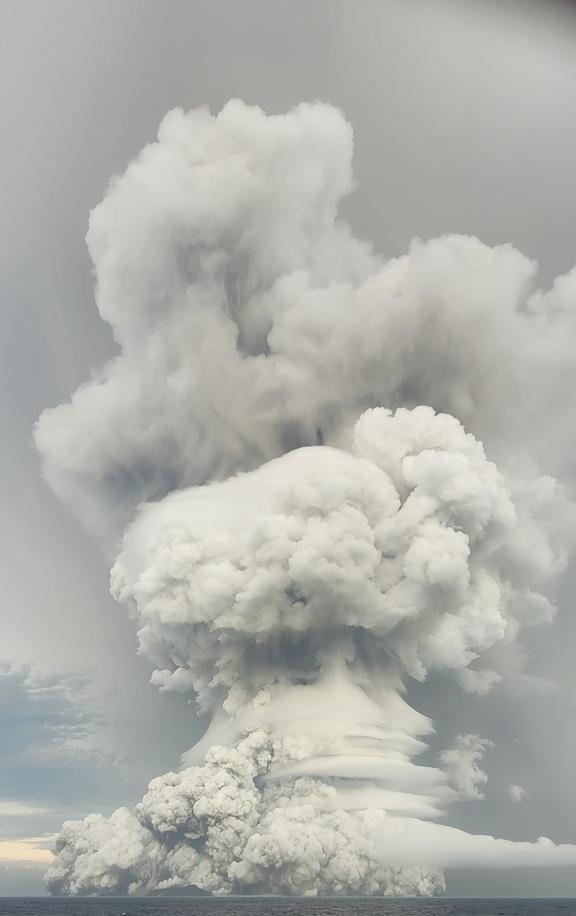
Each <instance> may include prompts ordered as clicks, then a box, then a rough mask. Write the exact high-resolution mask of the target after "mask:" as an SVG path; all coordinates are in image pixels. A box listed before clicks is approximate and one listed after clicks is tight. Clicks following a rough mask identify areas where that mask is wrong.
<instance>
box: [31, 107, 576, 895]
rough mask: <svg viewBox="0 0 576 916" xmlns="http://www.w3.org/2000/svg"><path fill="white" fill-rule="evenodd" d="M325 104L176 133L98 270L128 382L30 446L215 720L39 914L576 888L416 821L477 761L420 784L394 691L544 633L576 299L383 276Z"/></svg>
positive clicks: (466, 272)
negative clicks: (351, 195)
mask: <svg viewBox="0 0 576 916" xmlns="http://www.w3.org/2000/svg"><path fill="white" fill-rule="evenodd" d="M351 159H352V132H351V129H350V127H349V125H348V124H347V123H346V121H345V120H344V118H343V117H342V115H341V114H340V113H339V112H338V111H337V110H335V109H334V108H331V107H330V106H327V105H322V104H314V105H301V106H299V107H298V108H296V109H294V110H293V111H292V112H290V113H289V114H287V115H284V116H273V117H269V116H266V115H265V114H264V113H263V112H262V111H261V110H260V109H258V108H251V107H247V106H245V105H244V104H242V103H241V102H239V101H233V102H230V103H229V104H228V105H226V106H225V108H224V109H223V110H222V111H221V112H220V113H219V114H218V115H217V116H215V117H214V116H212V115H211V114H210V112H209V111H207V110H206V109H199V110H196V111H192V112H190V113H188V114H184V113H183V112H181V111H179V110H177V111H172V112H170V113H169V114H168V115H167V116H166V118H165V119H164V121H163V122H162V124H161V126H160V130H159V134H158V141H157V142H156V143H153V144H151V145H150V146H148V147H146V148H145V149H144V150H143V152H142V153H141V154H140V155H139V157H138V158H137V159H136V160H135V161H134V162H133V163H132V164H131V165H130V166H129V167H128V169H127V170H126V172H125V174H124V175H123V176H122V177H120V178H117V179H114V181H113V182H112V183H111V185H110V187H109V189H108V193H107V194H106V196H105V198H104V200H103V201H102V203H101V204H100V205H99V206H98V207H97V208H96V209H95V210H94V211H93V213H92V214H91V218H90V228H89V232H88V237H87V241H88V247H89V250H90V254H91V256H92V259H93V262H94V266H95V271H96V279H97V286H96V292H97V302H98V308H99V310H100V314H101V315H102V317H103V319H104V320H106V321H107V322H109V324H110V325H111V327H112V329H113V332H114V336H115V340H116V342H117V345H118V354H117V356H116V357H115V358H114V359H112V360H111V362H110V363H108V365H106V366H105V367H104V368H103V369H102V370H101V371H100V372H99V374H98V375H96V376H95V377H94V378H93V379H92V380H91V381H90V382H88V383H87V384H86V385H84V386H82V387H81V388H80V389H79V390H78V391H77V392H76V393H75V395H74V396H73V398H72V400H71V402H70V403H69V404H66V405H62V406H60V407H56V408H54V409H51V410H47V411H46V412H45V413H44V414H43V415H42V417H41V419H40V421H39V423H38V426H37V430H36V441H37V444H38V447H39V449H40V451H41V453H42V455H43V460H44V469H45V474H46V477H47V480H48V481H49V483H50V484H51V486H52V487H53V489H54V490H55V491H56V492H57V493H58V494H59V495H60V496H61V497H62V499H63V500H64V501H65V502H66V503H67V504H68V505H69V506H70V508H71V510H72V511H73V512H74V513H75V514H76V515H77V516H78V517H79V518H80V519H81V521H82V522H83V523H84V524H86V525H87V526H88V527H90V528H91V529H92V530H93V531H94V532H95V533H96V535H97V536H98V537H99V538H101V539H102V541H103V542H104V543H105V544H106V545H107V548H108V549H111V550H113V551H114V552H115V554H117V556H116V560H115V562H114V565H113V568H112V577H111V581H112V591H113V594H114V595H115V597H117V598H118V599H119V600H120V601H121V602H123V603H125V604H126V605H127V607H128V609H129V612H130V613H131V614H132V616H133V618H134V620H135V622H136V626H137V629H138V641H139V651H140V652H142V653H143V654H144V655H145V656H146V657H147V658H149V659H150V661H151V662H152V664H153V666H154V671H153V674H152V681H153V683H155V684H156V685H157V686H158V687H159V688H160V689H161V690H177V691H182V692H184V693H187V694H190V695H195V696H196V697H197V699H198V702H199V703H200V705H201V707H202V708H203V709H204V710H205V711H206V712H209V713H210V714H211V724H210V726H209V728H208V730H207V732H206V734H205V735H204V737H203V738H202V740H201V741H200V742H199V743H198V744H197V745H196V746H195V747H194V748H192V749H191V750H190V751H189V752H188V753H187V754H186V755H185V759H184V768H183V769H182V770H181V771H180V772H177V773H168V774H166V775H164V776H160V777H158V778H157V779H154V780H153V781H152V782H151V784H150V786H149V789H148V792H147V793H146V795H145V796H144V798H143V799H142V801H141V802H140V803H139V804H138V805H137V806H136V808H135V809H134V811H129V810H127V809H124V808H123V809H119V810H118V811H116V812H115V813H114V814H113V815H112V816H111V817H110V818H104V817H102V816H100V815H95V814H93V815H90V816H89V817H87V818H86V819H85V820H84V821H78V822H68V823H67V824H65V825H64V828H63V830H62V833H61V834H60V837H59V839H58V841H57V844H56V853H57V855H56V859H55V861H54V863H53V864H52V866H51V867H50V870H49V872H48V877H47V880H48V885H49V887H50V889H51V890H52V891H54V892H56V893H124V892H146V891H151V890H158V889H162V888H167V887H172V886H186V885H194V886H196V887H198V888H201V889H203V890H207V891H210V892H213V893H219V894H223V893H243V892H244V893H258V892H276V893H288V894H317V893H325V894H351V893H358V894H375V893H384V894H417V893H422V894H430V893H436V892H439V891H441V890H442V889H443V887H444V882H443V873H442V869H443V868H444V867H450V866H455V867H456V866H459V865H465V866H470V865H482V866H486V865H503V866H505V865H523V864H526V865H545V864H550V865H553V864H558V865H561V864H569V863H572V864H576V846H571V845H565V846H557V845H554V844H553V843H552V842H551V841H550V840H547V839H546V838H540V840H538V841H537V842H535V843H518V842H512V841H507V840H500V839H495V838H493V837H489V836H474V835H471V834H466V833H464V832H462V831H460V830H456V829H454V828H452V827H449V826H444V825H442V824H440V823H437V820H438V818H439V817H440V816H441V815H442V814H443V813H444V811H445V809H446V807H447V806H448V804H449V802H450V801H451V800H452V799H454V798H457V797H463V796H468V797H478V796H480V794H481V793H480V790H479V786H481V785H482V782H483V781H484V780H485V775H484V774H483V773H482V771H481V770H480V769H479V767H478V762H479V759H480V757H481V754H482V752H483V750H484V749H485V748H486V747H487V746H488V744H489V742H486V741H483V740H482V739H480V738H478V736H474V735H467V736H466V735H465V736H459V738H458V739H457V741H456V744H455V746H454V748H452V749H451V750H449V751H445V752H444V753H443V754H442V755H441V757H440V761H439V762H440V766H439V767H437V768H434V767H430V766H423V765H419V764H418V763H417V762H416V759H417V757H418V755H419V754H420V753H421V752H422V751H423V750H424V749H425V747H426V745H425V741H424V739H425V737H426V735H427V734H428V733H430V731H431V729H432V725H431V722H430V721H429V720H428V719H427V718H426V717H425V716H423V715H421V714H420V713H418V712H417V711H415V710H414V709H412V708H411V707H410V706H409V705H408V704H407V703H406V701H405V699H404V698H403V683H404V682H405V681H406V679H407V678H415V679H417V680H423V679H425V678H426V676H427V674H428V673H429V672H430V671H432V670H443V671H451V672H454V674H455V675H456V678H457V680H459V682H460V685H461V687H463V688H464V689H466V690H470V691H476V692H483V691H485V690H487V689H489V688H490V687H491V686H492V685H493V684H494V683H496V682H497V681H498V680H499V678H500V677H501V676H502V675H501V673H498V672H494V671H491V670H490V669H484V668H483V667H482V662H481V661H477V660H478V659H480V657H481V656H482V653H484V652H485V651H486V650H487V649H489V648H490V647H491V646H494V645H495V644H496V643H498V642H500V641H502V640H508V641H510V640H513V639H514V638H515V636H516V633H517V631H518V629H519V628H520V627H521V626H523V625H525V624H535V623H546V622H549V621H551V620H552V618H553V616H554V613H555V609H554V607H553V604H552V603H551V590H552V589H553V586H554V581H555V580H556V579H557V577H558V574H559V573H560V572H561V571H562V569H563V567H564V565H565V563H566V560H567V557H568V555H569V552H570V550H571V547H572V542H573V537H574V533H575V518H576V515H575V513H574V505H573V502H572V501H571V498H570V489H571V479H572V478H571V475H572V467H571V462H572V461H573V455H574V453H575V452H574V442H573V439H574V432H573V426H572V425H571V424H568V423H566V422H565V406H563V400H564V396H565V395H564V393H565V392H566V391H567V390H570V387H571V386H572V385H573V384H574V381H575V375H576V362H575V361H574V358H573V353H574V339H575V331H576V313H575V311H574V307H573V305H574V302H575V301H576V274H575V273H572V274H568V275H567V276H565V277H561V278H559V279H558V280H557V281H556V283H555V284H554V286H553V288H552V290H551V291H549V292H542V291H539V290H537V289H536V287H535V276H536V269H537V268H536V265H535V264H534V263H533V262H532V261H530V260H528V259H527V258H525V257H524V256H523V255H521V254H520V253H519V252H517V251H516V250H515V249H514V248H512V247H511V246H509V245H504V246H500V247H497V248H489V247H487V246H485V245H483V244H482V243H481V242H479V241H478V240H477V239H475V238H468V237H460V236H446V237H442V238H439V239H435V240H432V241H430V242H426V243H424V242H419V241H417V242H414V244H413V245H412V247H411V249H410V251H409V253H408V254H407V255H406V256H404V257H400V258H397V259H393V260H384V259H383V258H382V257H380V256H379V255H377V254H375V253H374V251H373V250H372V248H371V247H370V245H368V244H367V243H365V242H362V241H358V240H357V239H355V238H354V237H353V236H352V233H351V230H350V228H349V226H348V225H347V224H346V223H345V222H343V221H342V220H341V219H339V217H338V205H339V203H340V201H341V199H342V197H343V196H344V195H345V194H347V193H348V192H349V191H350V190H351V187H352V172H351Z"/></svg>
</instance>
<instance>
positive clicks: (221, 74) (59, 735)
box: [0, 0, 576, 895]
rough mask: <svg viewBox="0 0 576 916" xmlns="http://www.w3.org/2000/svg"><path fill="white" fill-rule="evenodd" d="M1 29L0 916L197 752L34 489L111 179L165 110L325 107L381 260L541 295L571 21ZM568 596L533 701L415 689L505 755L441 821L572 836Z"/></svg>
mask: <svg viewBox="0 0 576 916" xmlns="http://www.w3.org/2000/svg"><path fill="white" fill-rule="evenodd" d="M0 16H1V22H0V43H1V49H0V66H1V67H2V70H3V72H2V74H1V78H0V94H1V95H2V119H1V122H0V131H1V132H2V138H1V145H0V150H1V153H0V155H1V159H2V169H1V170H0V184H1V192H0V193H1V200H2V207H1V211H0V245H1V247H0V250H1V252H2V271H1V276H0V284H1V299H0V303H1V322H2V325H1V331H0V372H1V374H2V384H1V386H0V424H1V426H0V428H1V429H2V431H3V434H4V435H3V447H2V449H1V451H0V486H1V487H2V506H3V519H4V524H3V525H2V526H1V527H0V542H1V548H0V555H1V556H2V576H1V578H0V599H1V602H2V614H3V632H2V648H1V650H0V657H1V658H2V659H3V667H1V668H0V734H2V742H1V746H0V863H3V864H0V895H1V894H10V893H35V892H40V883H39V876H40V874H41V868H40V866H39V859H41V858H42V855H43V853H42V851H41V848H42V845H43V843H45V840H44V839H42V838H43V837H45V835H47V834H50V833H51V832H53V831H55V830H56V829H58V827H59V826H60V824H61V822H62V820H63V818H65V817H75V816H83V815H84V814H86V813H88V812H89V811H91V810H94V809H97V810H102V811H103V812H105V813H107V812H109V811H110V810H111V809H112V808H114V807H116V806H117V805H118V804H119V803H129V802H130V801H132V800H133V799H135V798H136V797H138V796H139V795H141V793H142V790H143V788H144V786H145V784H146V782H147V780H148V779H149V778H151V777H152V776H154V775H156V774H157V773H160V772H163V771H164V770H168V769H172V768H175V767H176V766H177V764H178V757H179V754H180V753H182V752H183V751H184V750H186V749H187V748H188V747H189V746H190V745H191V744H192V743H193V741H194V739H195V737H196V736H197V735H198V734H199V733H200V732H201V730H202V723H201V722H199V721H198V720H197V718H196V717H195V712H194V709H193V708H192V707H191V706H190V705H187V704H186V702H185V701H184V700H183V698H182V697H180V696H179V695H174V694H173V695H170V696H160V695H159V694H158V693H157V691H156V690H155V689H153V688H152V687H150V686H149V685H148V683H147V681H148V673H149V672H148V667H147V665H146V664H145V663H144V662H142V661H141V660H139V659H138V658H137V657H136V656H135V652H134V645H135V639H134V632H133V628H132V625H131V624H130V622H129V621H128V620H127V619H126V616H125V613H124V611H123V610H122V609H120V608H118V607H117V606H116V605H115V604H114V602H113V601H112V599H111V598H110V597H109V595H108V571H107V562H106V559H105V558H103V557H102V556H101V555H100V554H99V552H98V549H97V547H96V546H95V545H94V544H93V543H92V542H91V541H90V540H89V538H88V537H87V536H86V535H85V534H84V533H83V532H82V530H81V529H80V528H79V527H78V525H77V524H76V523H75V522H74V521H73V520H71V519H70V518H69V517H68V516H67V514H66V513H65V511H64V510H63V509H62V508H61V507H60V505H59V504H58V502H57V501H56V499H55V498H54V497H53V496H52V494H51V493H50V491H49V490H48V488H47V487H46V486H45V484H44V483H43V482H42V480H41V478H40V475H39V466H38V459H37V457H36V455H35V453H34V450H33V447H32V442H31V429H32V426H33V423H34V421H35V420H36V418H37V416H38V415H39V413H40V412H41V411H42V409H43V408H44V407H46V406H50V405H54V404H57V403H60V402H61V401H63V400H65V399H67V397H68V396H69V395H70V394H71V392H72V391H73V390H74V388H75V387H76V386H77V385H78V384H79V383H80V382H81V381H82V380H83V379H85V378H87V377H88V375H89V374H90V371H91V369H92V368H93V367H95V366H97V365H99V364H100V363H101V362H102V361H103V360H104V359H105V358H107V357H108V356H110V355H111V354H112V353H113V352H114V347H113V343H112V340H111V337H110V334H109V332H108V329H107V327H106V326H105V325H104V324H103V323H102V322H101V321H100V319H99V317H98V315H97V312H96V309H95V306H94V302H93V294H92V289H91V286H92V277H91V270H90V263H89V260H88V256H87V253H86V250H85V245H84V240H83V239H84V235H85V231H86V226H87V217H88V212H89V210H90V208H91V207H93V206H94V205H95V204H96V203H98V201H99V200H100V199H101V197H102V194H103V192H104V189H105V187H106V184H107V182H108V179H109V178H110V177H111V176H112V175H113V174H114V173H115V172H119V171H121V170H123V168H124V166H125V165H126V163H127V161H128V159H129V158H131V157H132V156H133V155H134V154H136V152H138V150H139V149H140V148H141V147H142V146H143V145H144V144H145V143H146V142H147V141H150V140H152V139H153V138H154V135H155V131H156V128H157V125H158V122H159V121H160V119H161V118H162V116H163V115H164V114H165V112H166V111H167V110H168V109H170V108H173V107H175V106H182V107H184V108H192V107H195V106H198V105H202V104H207V105H209V106H210V107H211V108H212V110H213V111H215V110H218V109H219V108H220V107H221V106H222V105H223V104H224V103H225V102H226V101H227V100H228V99H229V98H230V97H233V96H238V97H241V98H243V99H244V100H245V101H246V102H249V103H256V104H259V105H261V106H262V107H263V108H264V109H265V110H266V111H268V112H283V111H285V110H287V109H288V108H290V107H291V106H293V105H294V104H296V103H298V102H300V101H303V100H314V99H322V100H325V101H328V102H332V103H333V104H335V105H338V106H339V107H340V108H341V109H342V110H343V111H344V113H345V115H346V116H347V118H348V119H349V120H350V121H351V123H352V125H353V127H354V132H355V150H356V151H355V172H356V177H357V182H358V189H357V191H356V192H355V194H354V195H353V196H352V197H351V198H350V199H349V200H348V201H347V202H346V205H345V213H346V216H347V218H348V219H349V220H350V221H351V223H352V225H353V227H354V230H355V232H356V234H359V235H364V236H366V237H369V238H371V239H372V240H374V242H375V243H376V246H377V248H378V249H379V250H380V251H382V252H383V253H384V254H390V255H396V254H400V253H402V252H403V251H404V250H405V248H406V246H407V245H408V243H409V242H410V239H411V238H413V237H414V236H415V235H418V236H421V237H429V236H432V235H437V234H440V233H442V232H463V233H472V234H475V235H478V236H480V237H481V238H482V239H483V240H484V241H485V242H488V243H490V244H495V243H500V242H508V241H510V242H513V243H514V244H515V245H516V246H517V247H518V248H520V249H521V250H522V251H524V252H525V253H526V254H528V255H530V256H532V257H535V258H537V259H538V261H539V262H540V264H541V269H542V277H543V282H548V281H549V280H550V279H551V278H552V277H553V276H554V275H556V274H557V273H559V272H563V271H566V270H567V269H569V268H570V267H571V266H572V265H573V264H574V262H575V261H576V211H575V208H574V199H575V191H576V171H575V169H574V162H575V161H576V13H574V10H573V7H572V5H571V4H565V3H561V2H554V0H549V2H547V3H542V4H533V3H528V2H523V0H516V2H504V0H290V2H286V0H274V2H271V0H169V2H167V3H161V2H159V0H18V2H15V0H2V2H0ZM574 581H575V576H574V574H573V573H569V574H568V576H567V578H566V581H565V583H564V586H563V591H562V602H561V614H560V618H559V620H558V622H557V624H556V625H555V626H554V627H553V629H551V630H549V631H546V632H543V631H541V630H540V631H537V632H536V633H533V634H532V637H531V645H530V646H528V651H529V652H530V653H531V656H532V662H531V665H530V666H529V667H530V671H531V673H532V674H534V675H535V676H536V677H537V678H540V679H541V680H533V681H527V680H524V679H522V678H521V677H517V678H512V681H511V685H510V686H509V688H508V689H507V690H506V691H497V692H496V693H495V694H494V695H493V696H491V697H486V698H470V697H463V696H461V695H459V694H456V693H455V692H454V690H453V688H452V687H451V686H450V687H449V686H448V685H447V684H446V683H445V682H444V681H443V680H442V679H441V678H438V679H437V680H433V681H432V682H430V683H428V684H426V685H424V686H420V687H418V689H417V691H416V690H415V691H414V696H415V697H416V695H417V700H416V705H417V706H418V708H419V709H421V710H422V711H424V712H427V713H429V714H430V715H432V716H433V717H434V719H435V721H436V722H437V726H438V739H437V746H438V747H441V746H443V740H444V738H445V737H446V736H448V740H450V738H451V737H452V736H453V735H454V734H455V733H456V732H457V731H462V730H464V731H473V732H478V733H479V734H481V735H483V736H485V737H487V738H491V739H492V740H494V741H495V743H496V745H497V747H496V749H495V750H494V751H493V752H491V754H490V755H489V757H488V758H487V769H488V774H489V782H488V788H487V798H486V800H485V801H484V802H476V803H474V802H468V803H466V804H464V803H462V804H461V809H460V810H455V811H454V812H453V817H452V823H454V824H462V825H466V827H467V829H469V830H471V831H472V832H490V833H495V834H497V835H500V836H508V837H510V838H535V837H537V836H538V835H540V834H547V835H549V836H551V837H552V838H553V839H555V840H558V841H561V840H571V841H575V840H576V818H575V811H576V788H575V786H574V777H573V774H574V771H575V768H576V728H575V725H576V676H575V675H574V661H573V659H574V648H573V647H574V638H575V637H576V620H575V617H574V608H573V597H572V596H573V584H574ZM510 783H517V784H520V785H522V786H523V787H524V788H525V789H526V790H527V798H526V800H525V801H524V802H523V803H522V804H518V803H514V802H513V801H511V800H510V799H509V798H508V796H507V794H506V788H507V786H508V785H509V784H510ZM30 838H33V839H32V840H30ZM36 838H40V839H36ZM39 850H40V851H39ZM24 860H28V861H27V864H26V863H25V861H24ZM449 891H451V892H453V893H459V892H461V891H464V892H468V893H475V892H480V893H485V892H486V891H489V892H493V893H494V894H496V893H520V894H526V895H528V894H530V893H532V892H535V893H541V894H547V893H554V892H559V893H574V894H576V875H573V874H569V873H562V874H560V873H559V872H552V873H550V872H549V873H541V874H538V873H531V874H530V875H528V874H527V873H522V874H518V875H515V874H511V873H507V874H501V875H498V876H496V877H494V876H491V877H490V883H489V887H487V886H486V881H485V878H484V876H482V875H479V874H478V873H476V874H471V875H460V876H459V877H458V878H455V879H454V880H453V881H452V882H449Z"/></svg>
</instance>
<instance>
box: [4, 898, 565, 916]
mask: <svg viewBox="0 0 576 916" xmlns="http://www.w3.org/2000/svg"><path fill="white" fill-rule="evenodd" d="M0 916H576V900H568V899H555V900H510V899H465V898H451V899H446V898H444V899H442V898H440V899H433V900H422V899H420V900H410V899H403V900H385V899H382V898H380V899H375V898H364V899H362V898H357V897H356V898H346V899H340V900H326V899H323V900H312V899H294V898H270V897H248V898H244V899H242V900H238V899H230V898H228V899H226V898H218V899H216V900H215V899H213V898H200V899H198V898H190V897H180V898H179V897H172V898H165V899H158V898H153V897H139V898H128V899H127V898H126V897H116V898H110V897H109V898H107V899H102V898H94V897H92V898H84V899H75V900H74V899H70V898H45V897H0Z"/></svg>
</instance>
